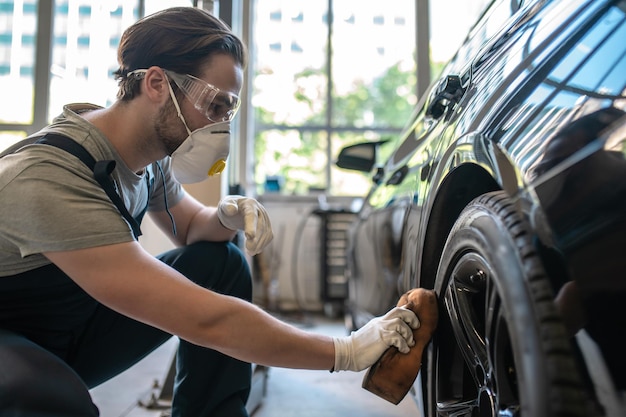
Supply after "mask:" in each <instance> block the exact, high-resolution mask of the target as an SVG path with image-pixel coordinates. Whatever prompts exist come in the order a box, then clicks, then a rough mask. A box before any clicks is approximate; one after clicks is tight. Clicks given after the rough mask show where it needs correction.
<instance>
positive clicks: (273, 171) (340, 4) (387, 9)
mask: <svg viewBox="0 0 626 417" xmlns="http://www.w3.org/2000/svg"><path fill="white" fill-rule="evenodd" d="M252 41H253V43H254V45H253V50H254V52H255V53H254V57H253V65H254V82H253V91H252V92H251V96H252V105H253V108H254V115H255V158H256V163H255V183H256V184H257V186H258V187H257V188H258V189H257V191H258V192H263V190H264V185H265V182H266V180H267V179H268V178H272V179H275V178H276V177H278V178H280V180H281V183H282V184H283V187H284V188H283V191H284V192H285V193H287V194H292V193H293V194H305V193H307V192H308V191H309V190H311V189H323V190H326V191H327V192H329V193H330V194H334V195H348V194H350V195H355V194H357V195H358V194H363V192H364V191H365V190H366V189H367V187H368V186H369V180H368V179H367V178H366V177H365V176H362V175H355V174H350V173H347V172H341V171H340V170H337V169H335V168H334V165H333V159H334V157H335V156H336V154H337V152H338V150H339V149H340V148H341V147H342V146H344V145H346V144H349V143H354V142H356V141H362V140H380V139H381V138H384V137H387V136H392V135H394V134H397V132H398V131H399V130H400V129H401V128H402V126H403V124H404V123H405V121H406V120H407V118H408V116H409V115H410V114H411V112H412V110H413V109H412V107H413V105H414V104H415V103H416V101H417V98H416V76H415V73H416V71H415V1H414V0H394V1H390V2H374V1H363V0H336V1H327V0H319V1H308V0H257V1H256V7H255V8H254V36H253V39H252Z"/></svg>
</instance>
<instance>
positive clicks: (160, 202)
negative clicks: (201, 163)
mask: <svg viewBox="0 0 626 417" xmlns="http://www.w3.org/2000/svg"><path fill="white" fill-rule="evenodd" d="M95 108H98V107H96V106H93V105H89V104H73V105H68V106H66V107H65V108H64V111H63V114H62V115H61V116H59V117H58V118H57V119H55V121H54V122H53V123H52V124H51V125H50V126H48V127H46V128H45V129H43V130H41V131H40V132H38V133H37V134H35V135H33V136H36V137H40V136H43V134H45V133H47V132H54V133H58V134H62V135H65V136H69V137H71V138H72V139H74V140H75V141H76V142H78V143H79V144H81V145H83V146H84V147H85V149H86V150H87V151H88V152H89V153H90V154H91V155H92V156H93V157H94V158H95V159H96V161H99V160H114V161H115V162H116V168H115V170H114V171H113V174H112V176H113V179H114V181H115V184H116V187H117V191H118V194H120V196H121V197H122V200H123V201H124V204H125V206H126V208H127V209H128V211H129V212H130V214H131V215H132V216H133V217H136V216H138V215H140V214H141V213H142V212H143V211H144V209H145V208H146V206H147V208H148V211H162V210H165V209H166V206H165V198H166V197H167V205H168V206H169V207H172V206H174V205H176V204H177V203H178V202H179V201H180V200H181V199H182V198H183V195H184V190H183V188H182V187H181V186H180V184H179V183H178V182H176V181H175V180H174V179H173V178H172V176H171V174H170V161H169V157H166V158H164V159H162V160H161V161H158V162H155V163H152V164H151V165H149V166H148V167H146V169H145V170H144V171H143V173H142V174H141V175H138V174H137V173H135V172H132V171H131V170H130V169H129V168H128V167H127V166H126V165H125V163H124V161H123V160H122V159H121V158H120V156H119V155H118V154H117V152H116V151H115V149H114V148H113V146H112V145H111V143H110V142H109V141H108V140H107V138H106V137H105V136H104V135H103V134H102V133H101V132H100V131H99V130H98V129H96V128H95V127H94V126H93V125H92V124H90V123H89V122H87V121H86V120H85V119H83V118H81V117H80V116H79V114H80V113H81V112H84V111H87V110H92V109H95ZM157 163H158V164H160V166H161V168H162V172H163V174H161V170H160V169H159V167H158V166H157ZM148 181H152V182H153V185H152V186H151V192H150V196H148ZM148 199H149V201H148ZM0 213H2V215H1V216H0V277H2V276H9V275H15V274H18V273H21V272H25V271H28V270H31V269H34V268H38V267H41V266H44V265H47V264H49V263H50V262H49V261H48V260H47V259H46V258H45V257H44V256H43V255H41V253H42V252H47V251H60V250H74V249H83V248H89V247H95V246H102V245H109V244H115V243H122V242H129V241H132V240H133V239H134V237H133V234H132V230H131V228H130V226H129V224H128V223H127V222H126V220H124V219H123V217H122V216H121V214H120V212H119V211H118V209H117V207H116V206H115V205H114V204H113V203H112V202H111V200H110V199H109V197H108V196H107V194H106V193H105V192H104V190H103V189H102V187H101V186H100V184H98V182H97V181H96V180H95V179H94V176H93V172H92V171H91V169H90V168H89V167H87V166H86V165H85V164H84V163H83V162H82V161H81V160H79V159H78V158H77V157H75V156H74V155H72V154H70V153H69V152H67V151H64V150H62V149H59V148H56V147H54V146H50V145H45V144H31V145H26V146H23V147H21V148H20V149H18V150H17V151H15V152H13V153H11V154H8V155H6V156H4V157H2V158H0Z"/></svg>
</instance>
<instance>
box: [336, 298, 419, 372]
mask: <svg viewBox="0 0 626 417" xmlns="http://www.w3.org/2000/svg"><path fill="white" fill-rule="evenodd" d="M419 326H420V322H419V319H418V318H417V316H416V315H415V313H413V312H412V311H411V310H409V309H407V308H405V307H395V308H394V309H393V310H391V311H389V312H388V313H387V314H385V315H384V316H382V317H376V318H374V319H372V320H370V321H369V322H368V323H367V324H366V325H365V326H363V327H361V328H360V329H359V330H357V331H356V332H352V334H351V335H350V336H345V337H335V338H334V339H333V341H334V342H335V366H334V367H333V371H335V372H336V371H355V372H359V371H362V370H364V369H367V368H369V367H370V366H372V365H373V364H374V362H376V361H377V360H378V358H380V357H381V355H382V354H383V353H384V352H385V350H387V348H388V347H389V346H395V347H397V348H398V350H399V351H400V352H402V353H409V350H410V348H411V347H413V346H414V345H415V340H414V339H413V331H412V329H417V328H419Z"/></svg>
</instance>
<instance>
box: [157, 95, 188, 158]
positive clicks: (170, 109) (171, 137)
mask: <svg viewBox="0 0 626 417" xmlns="http://www.w3.org/2000/svg"><path fill="white" fill-rule="evenodd" d="M154 131H155V132H156V135H157V140H158V141H159V142H160V143H161V146H162V148H163V150H164V151H165V153H166V154H167V155H172V153H174V151H175V150H176V149H178V147H179V146H180V145H181V144H182V143H183V142H184V141H185V140H186V139H187V135H188V134H187V129H185V125H184V124H183V122H182V121H181V120H180V118H179V117H178V114H177V113H176V107H175V106H174V103H172V101H171V100H168V102H167V103H166V104H165V105H164V106H163V107H161V109H160V110H159V114H158V115H157V119H156V122H155V124H154Z"/></svg>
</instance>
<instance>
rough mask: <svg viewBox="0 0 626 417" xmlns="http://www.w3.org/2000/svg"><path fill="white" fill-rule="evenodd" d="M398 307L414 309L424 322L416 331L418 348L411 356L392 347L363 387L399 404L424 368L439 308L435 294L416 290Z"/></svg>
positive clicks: (414, 349)
mask: <svg viewBox="0 0 626 417" xmlns="http://www.w3.org/2000/svg"><path fill="white" fill-rule="evenodd" d="M397 305H398V306H406V307H407V308H409V309H411V310H412V311H413V312H414V313H415V314H416V315H417V317H418V318H419V320H420V327H419V328H418V329H416V330H413V337H414V338H415V346H413V347H412V348H411V351H410V352H409V353H407V354H403V353H400V351H398V349H397V348H396V347H395V346H392V347H390V348H389V349H387V350H386V351H385V353H383V355H382V356H381V357H380V359H378V361H376V363H374V364H373V365H372V366H371V367H370V369H369V370H368V371H367V373H366V374H365V377H364V378H363V388H364V389H366V390H368V391H370V392H371V393H373V394H376V395H378V396H379V397H381V398H383V399H385V400H387V401H389V402H391V403H393V404H398V403H399V402H400V401H402V399H403V398H404V397H405V396H406V394H407V393H408V392H409V389H411V386H412V385H413V382H415V378H417V374H418V372H419V370H420V366H421V365H422V354H423V353H424V348H425V347H426V345H428V342H429V341H430V339H431V337H432V335H433V333H434V331H435V328H436V327H437V319H438V309H437V297H436V295H435V292H434V291H432V290H427V289H424V288H415V289H412V290H410V291H408V292H406V293H405V294H404V295H402V297H400V300H399V301H398V304H397Z"/></svg>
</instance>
